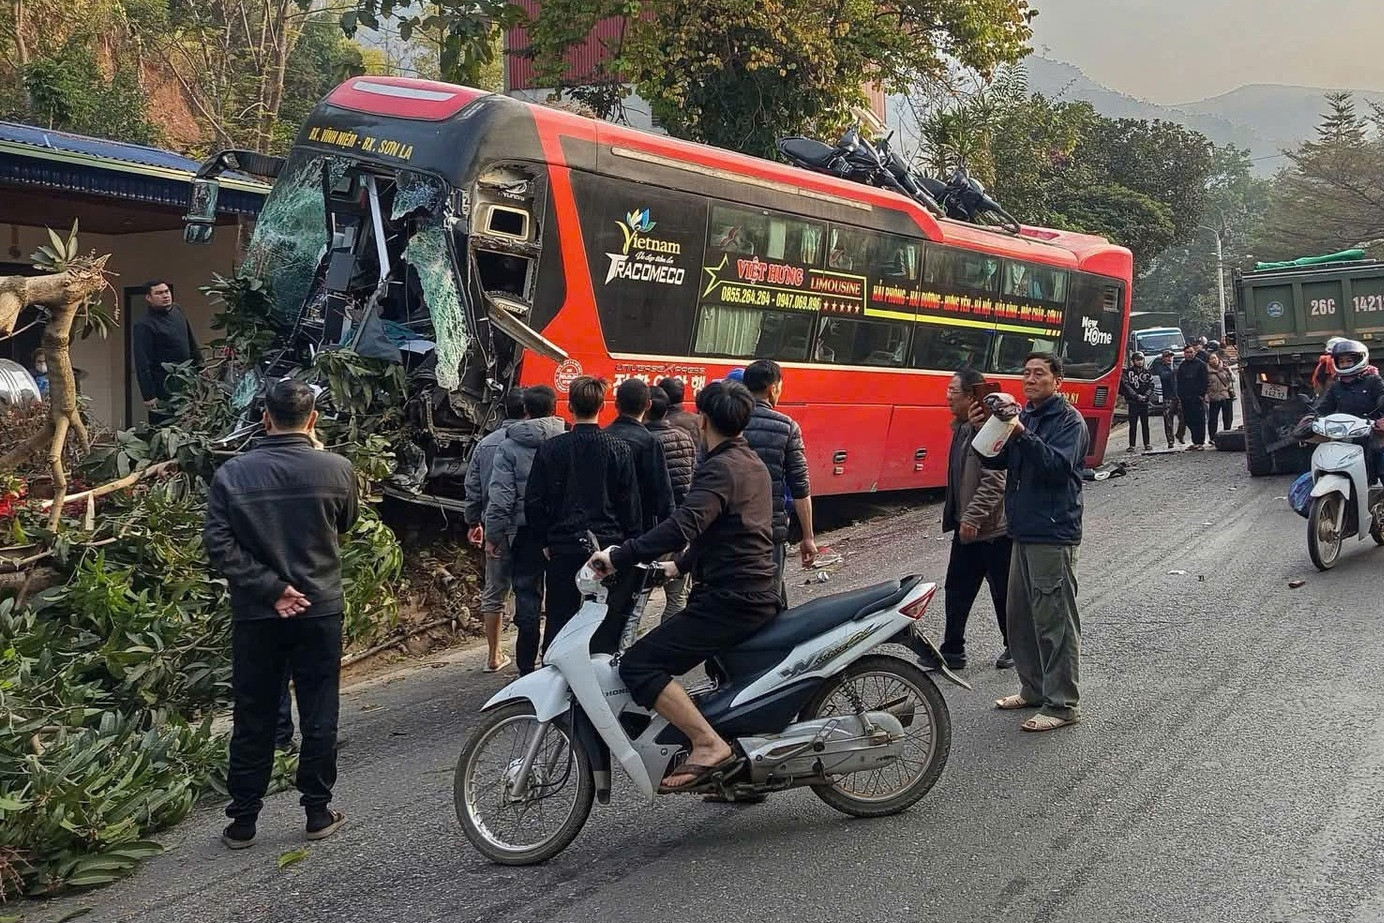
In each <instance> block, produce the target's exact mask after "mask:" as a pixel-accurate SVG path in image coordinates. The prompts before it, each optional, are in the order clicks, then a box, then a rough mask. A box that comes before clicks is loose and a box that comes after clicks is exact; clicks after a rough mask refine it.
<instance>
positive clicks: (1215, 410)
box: [1206, 400, 1235, 439]
mask: <svg viewBox="0 0 1384 923" xmlns="http://www.w3.org/2000/svg"><path fill="white" fill-rule="evenodd" d="M1206 419H1207V423H1208V424H1209V431H1210V436H1211V438H1212V439H1215V438H1216V431H1217V430H1220V429H1225V430H1229V429H1230V428H1231V425H1232V421H1233V420H1234V419H1235V402H1234V401H1233V400H1224V401H1212V402H1211V413H1210V414H1209V415H1208V416H1207V418H1206ZM1222 419H1224V420H1225V425H1224V426H1221V425H1220V422H1221V420H1222Z"/></svg>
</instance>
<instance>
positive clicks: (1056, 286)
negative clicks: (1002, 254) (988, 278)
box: [1004, 262, 1067, 304]
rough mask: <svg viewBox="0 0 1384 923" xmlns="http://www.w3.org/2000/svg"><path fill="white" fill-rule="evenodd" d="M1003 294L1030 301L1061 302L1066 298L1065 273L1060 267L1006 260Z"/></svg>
mask: <svg viewBox="0 0 1384 923" xmlns="http://www.w3.org/2000/svg"><path fill="white" fill-rule="evenodd" d="M1004 294H1006V295H1010V296H1013V297H1015V298H1024V299H1027V300H1030V301H1047V302H1051V303H1053V304H1062V303H1064V302H1065V301H1066V300H1067V273H1066V271H1065V270H1062V269H1050V268H1048V267H1047V266H1034V265H1032V264H1031V263H1014V262H1007V263H1005V266H1004Z"/></svg>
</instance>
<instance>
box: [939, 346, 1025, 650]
mask: <svg viewBox="0 0 1384 923" xmlns="http://www.w3.org/2000/svg"><path fill="white" fill-rule="evenodd" d="M983 384H985V378H984V376H982V375H981V374H980V373H979V372H977V371H976V370H975V369H971V368H965V369H962V370H961V371H959V372H957V373H956V375H954V376H952V380H951V382H950V383H949V384H948V385H947V404H948V406H949V407H950V408H951V412H952V415H953V416H954V417H955V419H954V420H953V421H952V444H951V452H950V453H949V455H948V459H947V499H946V503H945V505H944V506H943V507H942V531H943V532H951V533H953V535H952V547H951V560H949V561H948V562H947V582H946V610H947V628H946V635H945V637H944V638H943V640H942V657H943V659H945V660H946V662H947V666H949V667H951V668H952V669H953V670H960V669H964V668H965V666H966V621H967V619H969V618H970V615H971V607H972V606H973V605H975V601H976V596H977V595H978V594H979V593H980V584H981V582H982V581H988V582H989V584H990V599H991V600H992V601H993V602H994V604H995V614H996V615H997V616H998V617H999V626H1000V637H1001V638H1003V639H1005V646H1004V653H1002V654H1000V656H999V659H998V660H996V661H995V666H996V667H997V668H998V669H1001V670H1003V669H1006V668H1008V667H1012V666H1013V665H1014V659H1013V658H1012V657H1010V656H1009V640H1008V632H1007V629H1006V625H1005V616H1006V609H1005V600H1006V598H1007V595H1008V590H1009V556H1010V550H1011V548H1010V544H1011V543H1010V540H1009V537H1008V536H1007V535H1006V534H1005V522H1004V477H1005V473H1004V472H1003V471H992V470H987V469H985V468H983V467H982V466H981V464H980V458H979V456H977V455H976V453H974V452H972V451H971V439H972V438H973V437H974V435H975V430H974V429H973V428H972V426H971V424H970V422H969V420H968V419H967V416H968V414H969V413H970V409H971V404H972V403H973V402H975V401H978V400H979V399H980V391H979V388H980V386H981V385H983Z"/></svg>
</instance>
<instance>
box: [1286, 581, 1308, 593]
mask: <svg viewBox="0 0 1384 923" xmlns="http://www.w3.org/2000/svg"><path fill="white" fill-rule="evenodd" d="M1305 586H1307V581H1306V580H1302V579H1297V580H1289V581H1288V589H1290V590H1298V589H1301V588H1302V587H1305Z"/></svg>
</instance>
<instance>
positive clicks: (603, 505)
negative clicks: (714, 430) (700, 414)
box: [515, 375, 667, 673]
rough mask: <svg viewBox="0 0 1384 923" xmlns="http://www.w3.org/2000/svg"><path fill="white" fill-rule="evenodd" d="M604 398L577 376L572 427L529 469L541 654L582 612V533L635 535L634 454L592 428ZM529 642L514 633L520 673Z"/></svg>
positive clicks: (530, 655)
mask: <svg viewBox="0 0 1384 923" xmlns="http://www.w3.org/2000/svg"><path fill="white" fill-rule="evenodd" d="M605 395H606V384H605V382H604V381H602V380H600V379H599V378H591V377H589V376H586V375H583V376H582V377H580V378H578V379H576V380H575V381H573V382H572V385H571V387H570V389H569V390H568V399H567V405H568V407H569V408H570V409H571V411H572V417H573V419H574V420H575V421H576V422H575V425H574V426H573V427H572V429H571V431H570V432H567V433H563V434H562V435H560V436H554V437H553V438H552V439H549V440H548V441H547V442H545V443H543V444H542V445H541V446H539V447H538V452H537V453H536V454H535V455H534V457H533V466H532V468H531V469H530V470H529V479H528V490H527V493H526V494H525V495H524V516H525V519H526V521H527V523H528V527H529V532H530V535H529V539H530V541H533V542H536V543H538V544H539V546H540V547H541V548H542V549H543V554H544V556H545V557H546V558H547V559H548V568H547V571H548V573H547V578H548V579H547V586H548V603H547V610H548V612H547V622H546V624H545V625H544V628H543V642H542V649H543V650H545V651H546V650H547V649H548V644H549V643H550V642H551V641H552V640H553V638H555V637H557V633H558V632H559V631H561V630H562V627H563V626H564V625H566V624H567V622H568V621H569V620H570V619H571V618H572V616H574V615H576V614H577V610H578V609H580V608H581V593H580V591H578V590H577V584H576V578H577V571H579V570H581V566H582V565H583V564H585V563H586V560H587V558H589V557H590V556H591V552H592V551H593V550H595V549H592V548H590V547H589V546H588V545H587V539H586V533H587V531H588V530H589V531H591V532H592V533H594V534H595V536H596V540H597V541H598V542H600V543H601V544H602V546H604V545H615V544H619V543H620V542H623V541H625V539H628V538H632V537H634V536H636V535H638V534H639V532H640V529H639V526H640V522H641V519H640V515H639V490H638V487H637V485H636V483H635V475H634V457H633V454H632V453H631V452H630V448H629V445H627V444H626V443H625V442H624V440H622V439H620V438H618V437H617V436H614V435H612V434H611V433H610V432H609V431H608V430H603V429H601V428H600V427H599V426H598V425H597V424H596V417H597V415H598V414H600V412H601V407H603V406H604V405H605ZM645 435H648V434H647V433H646V434H645ZM650 438H652V437H650ZM664 477H665V478H666V477H667V474H665V475H664ZM521 629H522V626H521ZM535 640H536V639H533V638H526V637H524V635H523V634H522V631H521V635H520V638H519V641H518V643H517V644H516V645H515V655H516V659H517V660H518V661H519V671H520V672H521V673H525V672H529V671H531V670H533V669H534V666H535V663H536V657H535V654H536V653H537V651H536V650H535V644H534V641H535Z"/></svg>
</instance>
